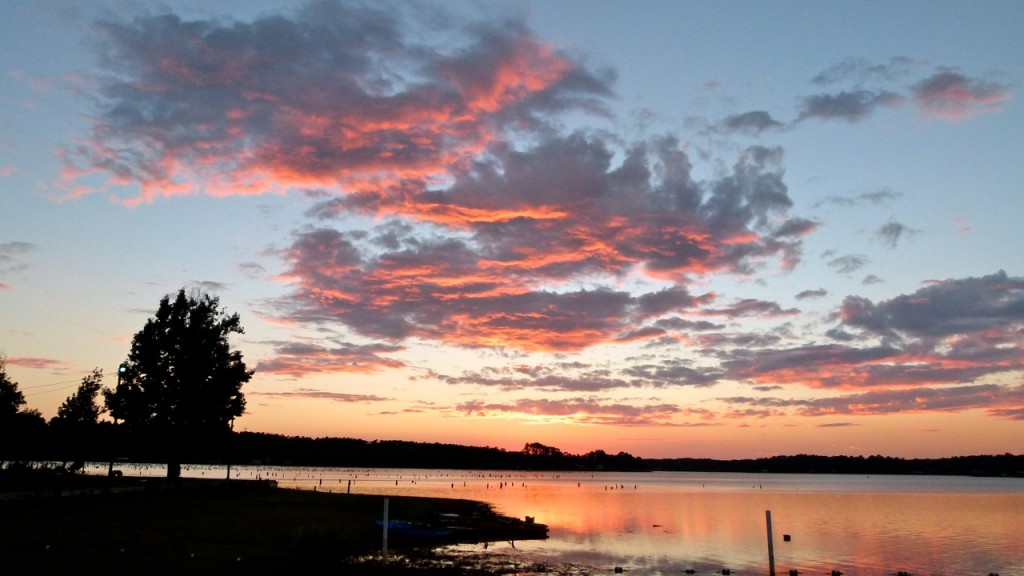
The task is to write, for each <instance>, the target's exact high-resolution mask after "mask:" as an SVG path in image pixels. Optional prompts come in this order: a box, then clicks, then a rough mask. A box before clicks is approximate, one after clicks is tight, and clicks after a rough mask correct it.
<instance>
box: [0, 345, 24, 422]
mask: <svg viewBox="0 0 1024 576" xmlns="http://www.w3.org/2000/svg"><path fill="white" fill-rule="evenodd" d="M24 405H25V395H24V394H22V393H21V390H18V383H17V382H15V381H13V380H11V379H10V377H9V376H7V358H6V357H5V356H3V355H0V422H4V423H6V422H10V421H11V420H13V419H14V415H15V414H17V413H18V412H19V411H20V410H21V407H22V406H24Z"/></svg>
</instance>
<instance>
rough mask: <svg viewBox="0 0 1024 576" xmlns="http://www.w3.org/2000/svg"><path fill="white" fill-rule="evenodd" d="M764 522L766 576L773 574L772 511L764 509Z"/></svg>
mask: <svg viewBox="0 0 1024 576" xmlns="http://www.w3.org/2000/svg"><path fill="white" fill-rule="evenodd" d="M764 520H765V524H767V526H768V576H775V544H774V542H772V511H771V510H765V511H764Z"/></svg>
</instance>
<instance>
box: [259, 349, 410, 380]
mask: <svg viewBox="0 0 1024 576" xmlns="http://www.w3.org/2000/svg"><path fill="white" fill-rule="evenodd" d="M401 350H402V348H401V347H399V346H390V345H385V344H367V345H355V344H349V343H341V344H339V345H337V346H335V347H326V346H319V345H316V344H311V343H303V342H279V343H277V345H276V346H275V348H274V356H273V357H271V358H266V359H263V360H260V362H259V364H257V366H256V371H257V372H260V373H270V374H287V375H290V376H295V377H296V378H302V377H304V376H309V375H313V374H320V373H338V372H356V373H362V374H368V373H372V372H379V371H381V370H385V369H392V368H401V367H402V366H404V365H405V364H404V363H403V362H401V361H399V360H394V359H391V358H387V357H384V356H381V354H387V353H393V352H399V351H401Z"/></svg>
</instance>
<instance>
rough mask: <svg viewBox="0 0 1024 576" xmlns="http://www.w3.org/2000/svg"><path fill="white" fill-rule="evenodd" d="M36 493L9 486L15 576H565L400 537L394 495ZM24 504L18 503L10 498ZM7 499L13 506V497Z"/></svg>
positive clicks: (235, 486)
mask: <svg viewBox="0 0 1024 576" xmlns="http://www.w3.org/2000/svg"><path fill="white" fill-rule="evenodd" d="M45 483H46V484H48V485H46V486H42V487H39V488H38V489H36V490H34V491H28V492H26V491H24V490H14V489H12V488H23V486H17V485H14V486H12V485H11V484H10V483H9V482H0V517H3V518H4V522H2V523H0V564H2V565H3V570H2V571H3V572H4V574H9V575H11V576H16V575H20V574H25V575H28V574H32V575H37V576H48V575H58V574H68V573H77V574H101V573H102V574H119V573H124V574H147V575H150V574H152V575H157V576H159V575H162V574H167V575H170V574H197V575H202V574H217V575H218V576H219V575H222V574H224V573H237V572H239V571H240V569H244V571H245V573H246V574H248V575H250V576H259V575H262V574H268V575H269V574H281V573H295V572H297V571H298V570H300V569H314V568H315V569H320V568H323V567H328V568H330V567H334V568H335V569H336V570H338V571H344V570H345V569H346V568H358V570H359V571H360V573H364V574H371V575H372V574H422V575H431V574H442V573H443V574H449V575H456V576H457V575H467V576H470V575H473V576H490V575H497V574H507V573H510V572H515V573H518V574H527V573H543V572H546V573H565V574H570V573H572V572H562V571H560V570H559V569H558V568H557V567H554V566H548V565H547V564H544V563H537V562H530V563H523V562H519V561H517V560H516V559H515V558H512V557H511V556H510V555H508V554H505V553H501V552H498V551H494V553H491V552H489V551H485V552H483V553H480V554H471V553H470V554H467V553H452V552H449V551H446V550H445V549H444V546H443V545H441V544H443V543H429V544H426V543H423V542H422V541H416V540H414V539H408V538H402V537H400V536H392V537H391V538H389V543H388V550H389V555H388V557H383V556H382V555H381V544H382V532H381V529H380V527H379V526H377V525H376V524H375V521H376V520H379V519H380V518H381V515H382V512H383V510H382V502H383V500H384V496H377V495H373V496H370V495H361V494H338V493H334V494H329V493H324V492H311V491H307V490H296V489H287V488H278V487H276V486H274V484H273V483H272V482H268V481H265V480H260V481H249V480H198V479H179V480H177V481H168V480H166V479H160V478H144V479H139V478H130V479H125V478H106V477H87V476H80V475H79V476H74V477H62V478H60V477H58V478H51V479H50V480H48V481H45ZM13 495H17V497H16V498H14V497H11V496H13ZM5 496H6V497H5ZM387 498H388V500H389V502H390V509H391V515H392V516H391V517H392V518H399V517H401V518H403V519H408V520H410V521H426V519H428V518H431V517H435V516H437V515H440V514H446V513H458V514H465V515H470V514H489V515H494V511H493V510H492V509H491V507H490V506H489V505H487V504H486V503H483V502H479V501H473V500H461V499H447V498H434V497H421V496H388V497H387Z"/></svg>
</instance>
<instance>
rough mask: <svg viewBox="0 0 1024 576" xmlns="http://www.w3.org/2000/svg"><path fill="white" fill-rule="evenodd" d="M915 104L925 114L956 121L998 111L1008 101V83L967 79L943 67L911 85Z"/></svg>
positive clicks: (956, 71) (955, 71) (1009, 95)
mask: <svg viewBox="0 0 1024 576" xmlns="http://www.w3.org/2000/svg"><path fill="white" fill-rule="evenodd" d="M913 94H914V103H915V104H916V105H917V106H918V108H919V109H920V110H921V111H922V112H923V113H925V114H927V115H929V116H933V117H936V118H941V119H943V120H949V121H952V122H957V121H960V120H966V119H968V118H972V117H974V116H977V115H979V114H984V113H986V112H994V111H998V110H1000V109H1002V108H1003V106H1005V105H1006V103H1007V102H1009V101H1010V98H1011V93H1010V88H1009V86H1006V85H1003V84H997V83H995V82H989V81H986V80H980V79H976V78H969V77H967V76H965V75H964V74H962V73H961V72H960V71H959V70H956V69H955V68H942V69H940V70H939V71H938V72H936V73H935V74H933V75H932V76H930V77H928V78H926V79H924V80H922V81H920V82H918V83H917V84H915V85H914V86H913Z"/></svg>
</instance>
